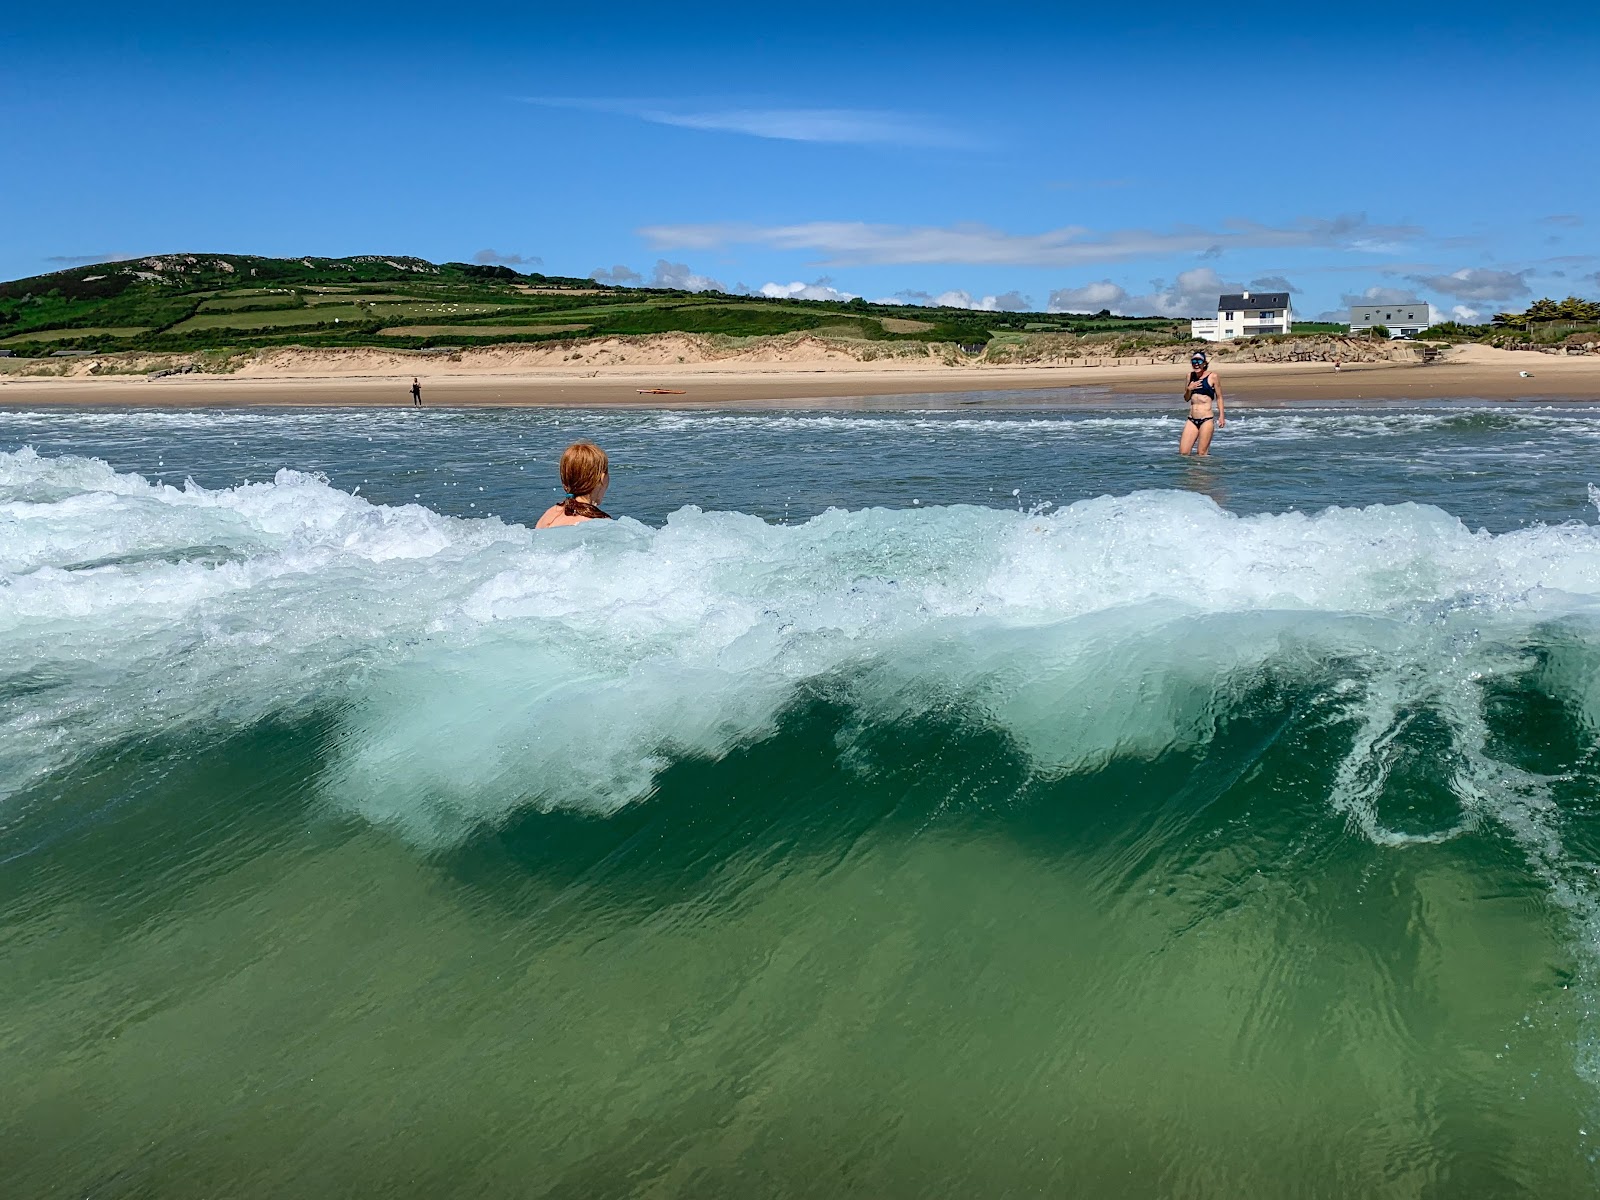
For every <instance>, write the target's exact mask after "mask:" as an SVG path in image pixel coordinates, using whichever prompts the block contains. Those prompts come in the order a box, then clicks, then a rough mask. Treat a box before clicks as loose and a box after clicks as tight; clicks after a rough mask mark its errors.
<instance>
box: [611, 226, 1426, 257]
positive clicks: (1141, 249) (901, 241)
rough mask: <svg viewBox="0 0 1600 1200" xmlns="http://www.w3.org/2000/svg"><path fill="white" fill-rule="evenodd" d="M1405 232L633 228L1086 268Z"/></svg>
mask: <svg viewBox="0 0 1600 1200" xmlns="http://www.w3.org/2000/svg"><path fill="white" fill-rule="evenodd" d="M1421 232H1422V231H1421V230H1420V229H1416V228H1413V227H1410V226H1379V225H1373V224H1371V223H1369V222H1368V221H1367V219H1366V217H1365V216H1364V215H1356V216H1340V217H1333V218H1306V219H1304V220H1301V221H1299V222H1296V223H1295V224H1293V225H1288V226H1270V225H1262V224H1259V223H1257V222H1254V221H1244V220H1238V221H1230V222H1226V223H1224V226H1223V228H1222V229H1221V230H1204V229H1195V228H1190V227H1180V228H1178V229H1174V230H1170V231H1167V232H1157V231H1153V230H1145V229H1119V230H1105V231H1096V230H1093V229H1089V228H1087V227H1085V226H1081V225H1070V226H1064V227H1062V228H1060V229H1053V230H1049V231H1047V232H1044V233H1037V234H1012V233H1006V232H1005V231H1003V230H998V229H994V228H991V227H990V226H987V225H979V224H961V225H951V226H910V225H875V224H870V223H868V222H865V221H810V222H805V223H802V224H799V225H779V226H759V225H750V224H745V223H742V222H710V223H703V224H685V225H650V226H646V227H644V228H643V229H640V230H639V234H640V235H641V236H642V237H644V238H646V239H647V240H648V241H649V242H650V243H651V244H652V245H654V246H655V247H657V248H658V249H663V250H665V249H679V250H701V251H712V250H721V249H724V248H726V247H729V246H734V245H759V246H765V247H768V248H770V249H774V250H785V251H799V252H812V253H816V254H818V255H820V256H821V262H822V263H823V264H824V265H827V266H906V265H913V264H915V265H927V264H938V265H962V266H1028V267H1052V266H1083V265H1087V264H1090V263H1107V262H1123V261H1127V260H1130V259H1137V258H1148V257H1155V256H1162V255H1171V254H1202V255H1208V256H1212V257H1214V256H1216V255H1218V254H1221V253H1224V252H1226V251H1231V250H1244V249H1283V248H1288V247H1321V248H1333V249H1345V250H1362V249H1370V248H1372V247H1373V246H1376V245H1378V244H1380V243H1381V244H1382V245H1383V246H1385V247H1389V246H1392V245H1393V244H1394V243H1395V241H1396V239H1399V238H1405V237H1413V236H1418V235H1420V234H1421Z"/></svg>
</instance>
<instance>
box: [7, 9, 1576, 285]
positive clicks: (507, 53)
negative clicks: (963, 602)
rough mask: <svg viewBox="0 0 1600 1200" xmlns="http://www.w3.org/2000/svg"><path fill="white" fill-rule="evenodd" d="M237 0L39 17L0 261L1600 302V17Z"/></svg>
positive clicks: (23, 79) (16, 117) (25, 62)
mask: <svg viewBox="0 0 1600 1200" xmlns="http://www.w3.org/2000/svg"><path fill="white" fill-rule="evenodd" d="M236 7H237V6H226V5H217V4H215V3H210V4H207V5H205V6H196V5H188V4H183V3H176V4H169V5H163V6H144V7H142V8H133V7H130V6H126V5H119V6H116V7H111V6H100V5H97V4H92V3H91V4H88V5H81V4H80V5H76V6H74V8H73V17H74V20H73V22H72V28H71V31H70V32H67V31H66V30H65V28H64V27H63V26H62V25H61V24H60V22H59V21H57V20H56V19H55V14H54V12H53V11H52V10H50V9H48V8H47V7H43V6H28V8H27V10H26V11H23V12H20V13H17V14H15V15H12V14H8V16H7V18H6V20H5V22H4V26H3V28H0V62H3V63H4V64H5V67H4V70H3V71H0V155H3V157H0V172H3V175H0V179H3V184H0V276H3V277H5V278H16V277H19V276H24V275H33V274H38V273H41V272H45V271H49V270H54V269H58V268H60V267H62V266H65V265H73V264H75V263H77V262H83V261H91V260H93V259H96V258H100V257H110V256H117V257H128V256H135V255H142V254H153V253H157V252H163V251H184V250H200V251H234V252H240V253H255V254H271V255H301V254H316V255H345V254H359V253H373V252H379V253H390V254H414V255H419V256H421V257H424V258H430V259H434V260H447V259H466V260H470V259H473V258H475V257H476V258H479V259H480V260H482V261H491V260H493V261H506V262H510V263H512V264H520V265H521V266H523V268H524V269H542V270H545V271H548V272H551V273H559V274H573V275H588V274H590V273H591V272H594V271H596V270H599V271H601V272H603V275H602V277H603V278H606V279H610V280H614V281H616V282H631V281H640V282H662V283H669V284H676V285H680V286H691V287H695V286H700V287H704V286H713V285H720V286H722V287H724V288H727V289H730V290H732V289H742V290H752V291H758V290H762V289H765V290H767V291H769V292H773V293H784V294H799V295H812V296H830V295H865V296H867V297H868V298H869V299H880V298H901V299H909V300H921V301H924V302H926V301H931V300H934V299H938V298H941V297H942V298H944V300H945V302H952V303H970V304H973V305H979V306H981V305H984V304H985V303H987V304H989V305H990V306H1003V307H1018V306H1026V307H1032V308H1040V309H1042V308H1046V307H1054V308H1056V309H1058V310H1082V309H1089V310H1096V309H1099V308H1102V307H1108V308H1111V309H1113V310H1116V311H1126V312H1140V313H1143V312H1162V313H1173V314H1189V313H1195V312H1202V311H1205V310H1206V309H1208V308H1209V307H1210V306H1211V305H1212V304H1214V301H1215V293H1216V292H1217V291H1219V290H1221V289H1223V288H1225V287H1226V288H1229V289H1230V290H1231V289H1234V288H1238V287H1250V286H1252V285H1253V286H1254V287H1255V288H1257V289H1258V290H1269V289H1280V288H1282V287H1284V286H1285V285H1287V286H1290V287H1292V288H1293V289H1295V305H1296V309H1297V311H1298V312H1299V313H1300V314H1301V315H1303V316H1308V317H1309V316H1315V315H1317V314H1319V313H1322V312H1326V311H1331V310H1336V309H1338V308H1340V307H1341V306H1342V305H1343V304H1346V303H1349V301H1350V300H1351V299H1352V298H1361V297H1365V296H1369V295H1370V296H1373V297H1376V298H1379V299H1381V300H1388V299H1394V300H1400V299H1403V298H1405V299H1409V298H1412V297H1417V298H1421V299H1426V300H1428V301H1430V302H1431V303H1433V304H1434V305H1435V306H1437V307H1438V308H1439V310H1440V311H1441V313H1442V314H1444V315H1449V314H1450V313H1451V312H1452V311H1456V310H1459V311H1460V313H1461V315H1463V316H1469V317H1470V316H1473V315H1478V314H1488V313H1491V312H1493V311H1495V310H1496V309H1498V308H1503V307H1506V306H1516V307H1522V306H1523V305H1524V304H1525V303H1526V302H1527V301H1528V300H1529V299H1531V298H1534V297H1536V296H1541V295H1545V294H1552V295H1556V296H1561V295H1566V294H1568V293H1569V292H1575V293H1577V294H1579V295H1585V296H1591V297H1593V296H1600V278H1597V274H1596V273H1597V271H1600V236H1597V235H1600V168H1597V167H1596V165H1595V156H1594V150H1593V141H1594V135H1593V133H1592V127H1593V121H1594V114H1595V113H1597V112H1600V70H1597V69H1596V67H1597V63H1600V22H1597V21H1595V20H1593V14H1592V6H1590V5H1582V6H1580V5H1576V4H1561V3H1557V4H1548V5H1543V6H1531V5H1530V6H1511V5H1503V6H1501V7H1499V8H1498V9H1496V10H1493V11H1491V10H1488V9H1480V8H1478V7H1476V6H1473V5H1444V6H1430V8H1429V11H1427V12H1424V13H1420V14H1418V13H1409V12H1404V11H1400V9H1401V7H1402V6H1399V5H1393V6H1382V5H1372V6H1366V7H1364V8H1362V9H1361V10H1359V11H1352V10H1348V9H1345V8H1342V7H1340V6H1327V5H1319V6H1301V7H1299V8H1291V7H1290V6H1286V5H1270V6H1269V5H1262V4H1253V5H1252V4H1245V5H1241V6H1239V11H1240V16H1239V18H1238V19H1231V18H1228V17H1225V16H1224V17H1215V16H1207V17H1206V18H1205V19H1199V18H1197V17H1196V16H1195V15H1194V14H1195V13H1198V12H1204V11H1208V10H1211V9H1217V8H1220V7H1222V6H1217V5H1212V6H1192V7H1183V8H1180V7H1178V6H1165V5H1160V4H1143V5H1128V6H1115V5H1104V6H1100V7H1098V8H1097V9H1096V10H1095V11H1093V12H1086V11H1084V10H1081V9H1079V8H1078V6H1069V5H1064V4H1049V5H1044V4H1028V3H1015V4H1011V5H1005V6H998V5H976V4H971V3H966V4H961V5H950V4H943V3H937V2H932V3H925V4H919V5H884V6H879V7H869V6H815V5H811V6H794V5H786V6H780V5H754V4H744V5H740V6H732V5H721V4H715V3H702V4H696V5H668V4H664V3H659V2H658V3H653V4H634V3H629V2H626V0H617V2H613V3H604V4H588V5H585V4H575V3H564V4H561V5H559V6H551V5H543V4H538V3H531V4H530V3H523V4H516V5H511V4H506V5H499V4H470V3H469V4H463V5H459V6H456V7H453V8H440V7H439V6H436V5H434V6H428V7H421V6H416V5H411V4H408V3H405V2H403V0H396V2H395V3H390V4H385V5H382V6H377V5H368V4H363V3H348V4H330V3H321V4H306V3H300V2H298V0H287V2H285V3H279V4H273V5H267V6H258V7H259V8H260V11H247V12H241V11H234V9H235V8H236ZM1386 7H1392V8H1393V9H1394V10H1395V12H1394V13H1393V15H1388V14H1386V12H1385V8H1386ZM1280 13H1282V14H1283V15H1279V14H1280ZM686 14H687V15H686ZM1525 15H1526V16H1525ZM1524 18H1525V19H1524Z"/></svg>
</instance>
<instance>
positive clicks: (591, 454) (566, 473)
mask: <svg viewBox="0 0 1600 1200" xmlns="http://www.w3.org/2000/svg"><path fill="white" fill-rule="evenodd" d="M610 484H611V462H610V460H609V459H607V458H606V452H605V451H604V450H602V449H600V447H599V446H596V445H595V444H594V443H593V442H573V443H572V445H570V446H568V447H567V450H566V453H565V454H563V455H562V456H561V486H562V487H564V488H566V489H567V498H566V499H565V500H563V501H562V502H561V503H560V504H552V505H551V506H550V507H549V508H548V509H546V510H545V514H544V516H542V517H540V518H539V523H538V524H537V525H535V526H534V528H535V529H554V528H555V527H556V526H558V525H579V524H582V523H583V522H584V521H597V520H598V521H609V520H610V519H611V514H610V513H608V512H603V511H602V510H601V508H600V501H602V500H604V499H605V498H606V488H607V487H609V486H610Z"/></svg>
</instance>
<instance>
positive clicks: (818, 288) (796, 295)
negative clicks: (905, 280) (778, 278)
mask: <svg viewBox="0 0 1600 1200" xmlns="http://www.w3.org/2000/svg"><path fill="white" fill-rule="evenodd" d="M832 285H833V280H831V279H829V278H828V277H827V276H826V275H824V276H823V277H822V278H821V279H818V280H817V281H816V282H814V283H801V282H799V281H798V280H796V281H795V282H794V283H763V284H762V285H761V288H760V293H759V294H760V295H763V296H771V297H772V298H773V299H775V300H854V299H855V298H856V294H855V293H854V292H841V291H840V290H839V289H838V288H836V287H834V286H832ZM890 303H891V304H892V303H894V302H893V301H892V300H891V301H890Z"/></svg>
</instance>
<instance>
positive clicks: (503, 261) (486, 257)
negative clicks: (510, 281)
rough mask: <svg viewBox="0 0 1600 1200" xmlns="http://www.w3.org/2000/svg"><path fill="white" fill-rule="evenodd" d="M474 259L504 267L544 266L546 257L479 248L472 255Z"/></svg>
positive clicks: (488, 264)
mask: <svg viewBox="0 0 1600 1200" xmlns="http://www.w3.org/2000/svg"><path fill="white" fill-rule="evenodd" d="M472 261H473V262H475V263H482V264H484V265H485V266H491V265H494V266H502V267H542V266H544V259H542V258H540V257H539V256H538V255H537V254H529V255H521V254H502V253H500V251H498V250H479V251H478V252H477V253H476V254H474V255H473V256H472Z"/></svg>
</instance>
